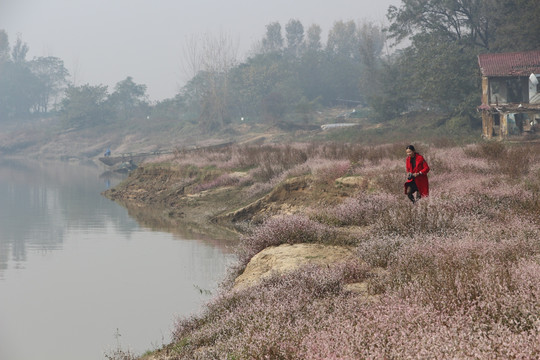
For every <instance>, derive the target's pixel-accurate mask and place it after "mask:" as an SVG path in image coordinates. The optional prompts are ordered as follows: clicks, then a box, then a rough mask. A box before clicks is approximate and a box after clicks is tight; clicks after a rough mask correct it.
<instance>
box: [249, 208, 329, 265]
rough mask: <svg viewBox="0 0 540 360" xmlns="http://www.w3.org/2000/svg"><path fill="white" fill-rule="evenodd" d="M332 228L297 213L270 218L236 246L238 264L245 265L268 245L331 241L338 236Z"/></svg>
mask: <svg viewBox="0 0 540 360" xmlns="http://www.w3.org/2000/svg"><path fill="white" fill-rule="evenodd" d="M337 235H338V234H337V231H336V230H335V229H334V228H331V227H329V226H326V225H323V224H320V223H318V222H316V221H313V220H310V219H309V218H307V217H304V216H299V215H288V216H278V217H274V218H270V219H268V220H267V221H265V222H264V224H262V225H261V226H259V227H257V228H256V229H255V231H253V233H251V234H249V235H247V236H245V237H243V238H242V240H241V242H240V245H239V247H238V253H239V259H240V264H243V266H245V265H246V264H247V263H248V262H249V260H250V259H251V258H252V257H253V256H254V255H255V254H257V253H258V252H260V251H261V250H263V249H265V248H267V247H269V246H278V245H281V244H299V243H332V242H333V241H334V240H335V239H336V238H337V237H338V236H337Z"/></svg>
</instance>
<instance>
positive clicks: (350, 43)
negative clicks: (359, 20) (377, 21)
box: [326, 20, 358, 58]
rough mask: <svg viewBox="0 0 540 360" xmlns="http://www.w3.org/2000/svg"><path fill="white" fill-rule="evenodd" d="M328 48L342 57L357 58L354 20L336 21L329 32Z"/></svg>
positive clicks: (330, 51)
mask: <svg viewBox="0 0 540 360" xmlns="http://www.w3.org/2000/svg"><path fill="white" fill-rule="evenodd" d="M326 50H327V51H328V52H329V53H331V54H334V55H335V56H339V57H342V58H356V57H357V56H358V38H357V36H356V23H355V22H354V21H352V20H351V21H348V22H343V21H341V20H340V21H336V22H335V23H334V26H333V27H332V29H330V31H329V33H328V40H327V42H326Z"/></svg>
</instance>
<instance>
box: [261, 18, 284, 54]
mask: <svg viewBox="0 0 540 360" xmlns="http://www.w3.org/2000/svg"><path fill="white" fill-rule="evenodd" d="M262 50H263V52H265V53H269V52H280V51H282V50H283V35H282V34H281V25H280V23H279V22H273V23H270V24H268V25H266V35H265V37H264V38H263V40H262Z"/></svg>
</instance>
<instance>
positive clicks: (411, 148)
mask: <svg viewBox="0 0 540 360" xmlns="http://www.w3.org/2000/svg"><path fill="white" fill-rule="evenodd" d="M405 150H412V151H413V152H416V150H415V149H414V146H412V145H409V146H407V147H406V148H405Z"/></svg>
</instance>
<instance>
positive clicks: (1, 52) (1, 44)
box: [0, 29, 9, 64]
mask: <svg viewBox="0 0 540 360" xmlns="http://www.w3.org/2000/svg"><path fill="white" fill-rule="evenodd" d="M8 60H9V38H8V34H7V33H6V31H5V30H4V29H0V64H2V63H4V62H6V61H8Z"/></svg>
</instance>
